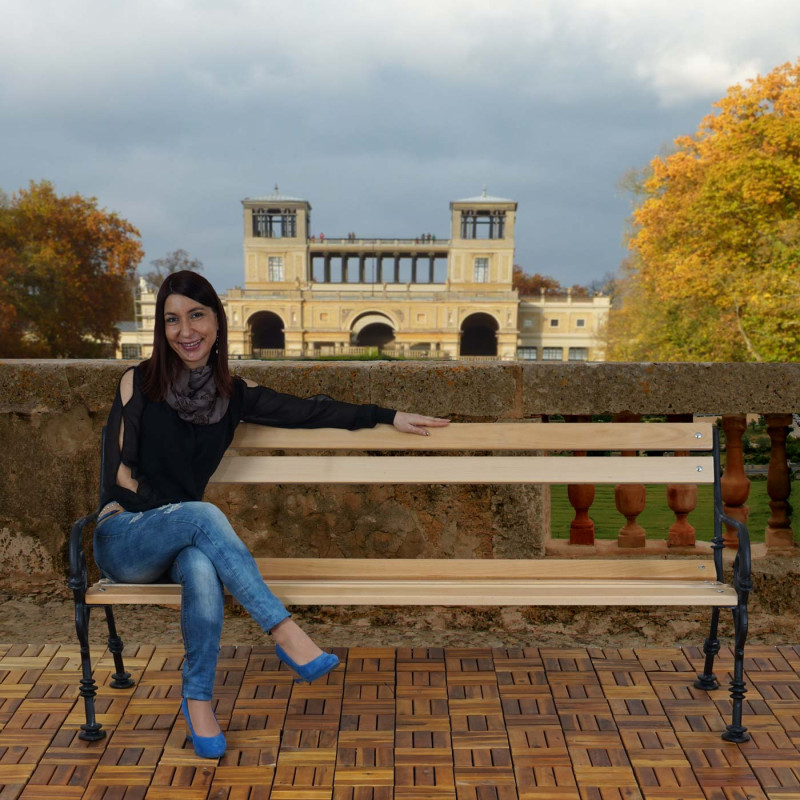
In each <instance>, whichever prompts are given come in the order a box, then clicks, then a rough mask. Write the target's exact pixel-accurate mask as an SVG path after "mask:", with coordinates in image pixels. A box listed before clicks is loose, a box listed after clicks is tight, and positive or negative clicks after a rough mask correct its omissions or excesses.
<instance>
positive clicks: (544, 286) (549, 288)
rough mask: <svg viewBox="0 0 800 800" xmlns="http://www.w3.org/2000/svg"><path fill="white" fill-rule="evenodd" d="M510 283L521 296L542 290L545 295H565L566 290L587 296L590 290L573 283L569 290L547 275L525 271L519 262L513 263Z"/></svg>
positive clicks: (574, 295) (537, 293)
mask: <svg viewBox="0 0 800 800" xmlns="http://www.w3.org/2000/svg"><path fill="white" fill-rule="evenodd" d="M511 285H512V286H513V287H514V288H515V289H516V290H517V291H518V292H519V293H520V295H521V296H522V297H525V296H527V295H541V294H542V292H543V291H544V294H545V295H548V296H553V295H565V294H567V291H569V292H571V293H572V296H573V297H588V296H589V294H590V292H589V289H588V288H587V287H586V286H581V285H579V284H577V283H576V284H573V285H572V286H571V287H570V289H569V290H567V289H565V288H564V287H563V286H562V285H561V283H560V281H557V280H556V279H555V278H551V277H550V276H549V275H541V274H539V273H538V272H534V273H533V275H531V274H530V273H528V272H525V270H524V269H522V267H521V266H519V264H514V270H513V272H512V274H511Z"/></svg>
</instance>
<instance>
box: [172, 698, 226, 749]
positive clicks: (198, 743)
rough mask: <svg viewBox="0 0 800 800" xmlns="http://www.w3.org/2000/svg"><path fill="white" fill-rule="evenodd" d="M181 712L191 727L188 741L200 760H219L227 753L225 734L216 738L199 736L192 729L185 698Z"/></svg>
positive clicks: (220, 733)
mask: <svg viewBox="0 0 800 800" xmlns="http://www.w3.org/2000/svg"><path fill="white" fill-rule="evenodd" d="M181 712H182V713H183V716H184V717H185V718H186V724H187V725H188V726H189V733H187V734H186V739H187V741H189V742H191V743H192V746H193V747H194V752H195V755H198V756H200V758H219V757H220V756H221V755H222V754H223V753H224V752H225V734H224V733H223V732H222V731H220V732H219V733H218V734H217V735H216V736H198V735H197V734H196V733H195V732H194V728H193V727H192V719H191V717H190V716H189V706H187V705H186V698H185V697H184V698H183V701H182V702H181Z"/></svg>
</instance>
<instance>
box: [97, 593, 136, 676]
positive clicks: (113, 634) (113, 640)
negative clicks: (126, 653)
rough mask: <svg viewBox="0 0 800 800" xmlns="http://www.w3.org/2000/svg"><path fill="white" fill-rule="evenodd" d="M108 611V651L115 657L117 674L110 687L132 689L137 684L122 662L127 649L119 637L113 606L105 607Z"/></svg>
mask: <svg viewBox="0 0 800 800" xmlns="http://www.w3.org/2000/svg"><path fill="white" fill-rule="evenodd" d="M103 608H105V610H106V623H107V624H108V649H109V651H110V653H111V654H112V655H113V656H114V669H115V670H116V672H115V673H114V674H113V675H112V676H111V683H109V684H108V685H109V686H110V687H111V688H112V689H130V687H131V686H133V685H134V684H135V681H134V680H133V678H131V674H130V672H125V664H123V662H122V650H123V648H124V647H125V645H123V643H122V639H120V638H119V636H117V626H116V625H115V624H114V610H113V609H112V607H111V606H103Z"/></svg>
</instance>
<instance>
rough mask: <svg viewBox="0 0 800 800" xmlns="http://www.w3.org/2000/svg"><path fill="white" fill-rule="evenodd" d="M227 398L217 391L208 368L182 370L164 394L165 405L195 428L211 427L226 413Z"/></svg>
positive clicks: (208, 366) (228, 400) (211, 372)
mask: <svg viewBox="0 0 800 800" xmlns="http://www.w3.org/2000/svg"><path fill="white" fill-rule="evenodd" d="M229 402H230V398H229V397H222V396H221V395H220V394H219V392H218V391H217V384H216V382H215V381H214V371H213V370H212V368H211V366H210V365H209V364H206V366H204V367H198V368H197V369H182V370H181V371H180V373H178V377H177V379H176V380H175V381H173V382H172V383H171V384H170V386H169V389H168V390H167V403H168V405H169V407H170V408H172V409H174V410H175V411H177V412H178V416H179V417H180V418H181V419H182V420H185V421H186V422H193V423H194V424H195V425H213V424H214V423H215V422H219V421H220V420H221V419H222V418H223V417H224V416H225V412H226V411H227V410H228V403H229Z"/></svg>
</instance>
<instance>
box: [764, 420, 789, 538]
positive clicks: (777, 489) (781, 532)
mask: <svg viewBox="0 0 800 800" xmlns="http://www.w3.org/2000/svg"><path fill="white" fill-rule="evenodd" d="M766 421H767V433H768V434H769V439H770V443H771V449H770V455H769V470H768V472H767V494H768V495H769V507H770V509H771V511H772V513H771V514H770V517H769V520H768V521H767V528H766V537H765V541H766V544H767V551H768V552H770V553H774V552H787V551H791V550H793V549H794V533H793V531H792V522H791V519H790V509H791V506H790V505H789V495H790V493H791V491H792V475H791V471H790V469H789V462H788V460H787V458H786V437H787V436H788V434H789V431H790V430H791V429H792V415H791V414H767V415H766Z"/></svg>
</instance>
